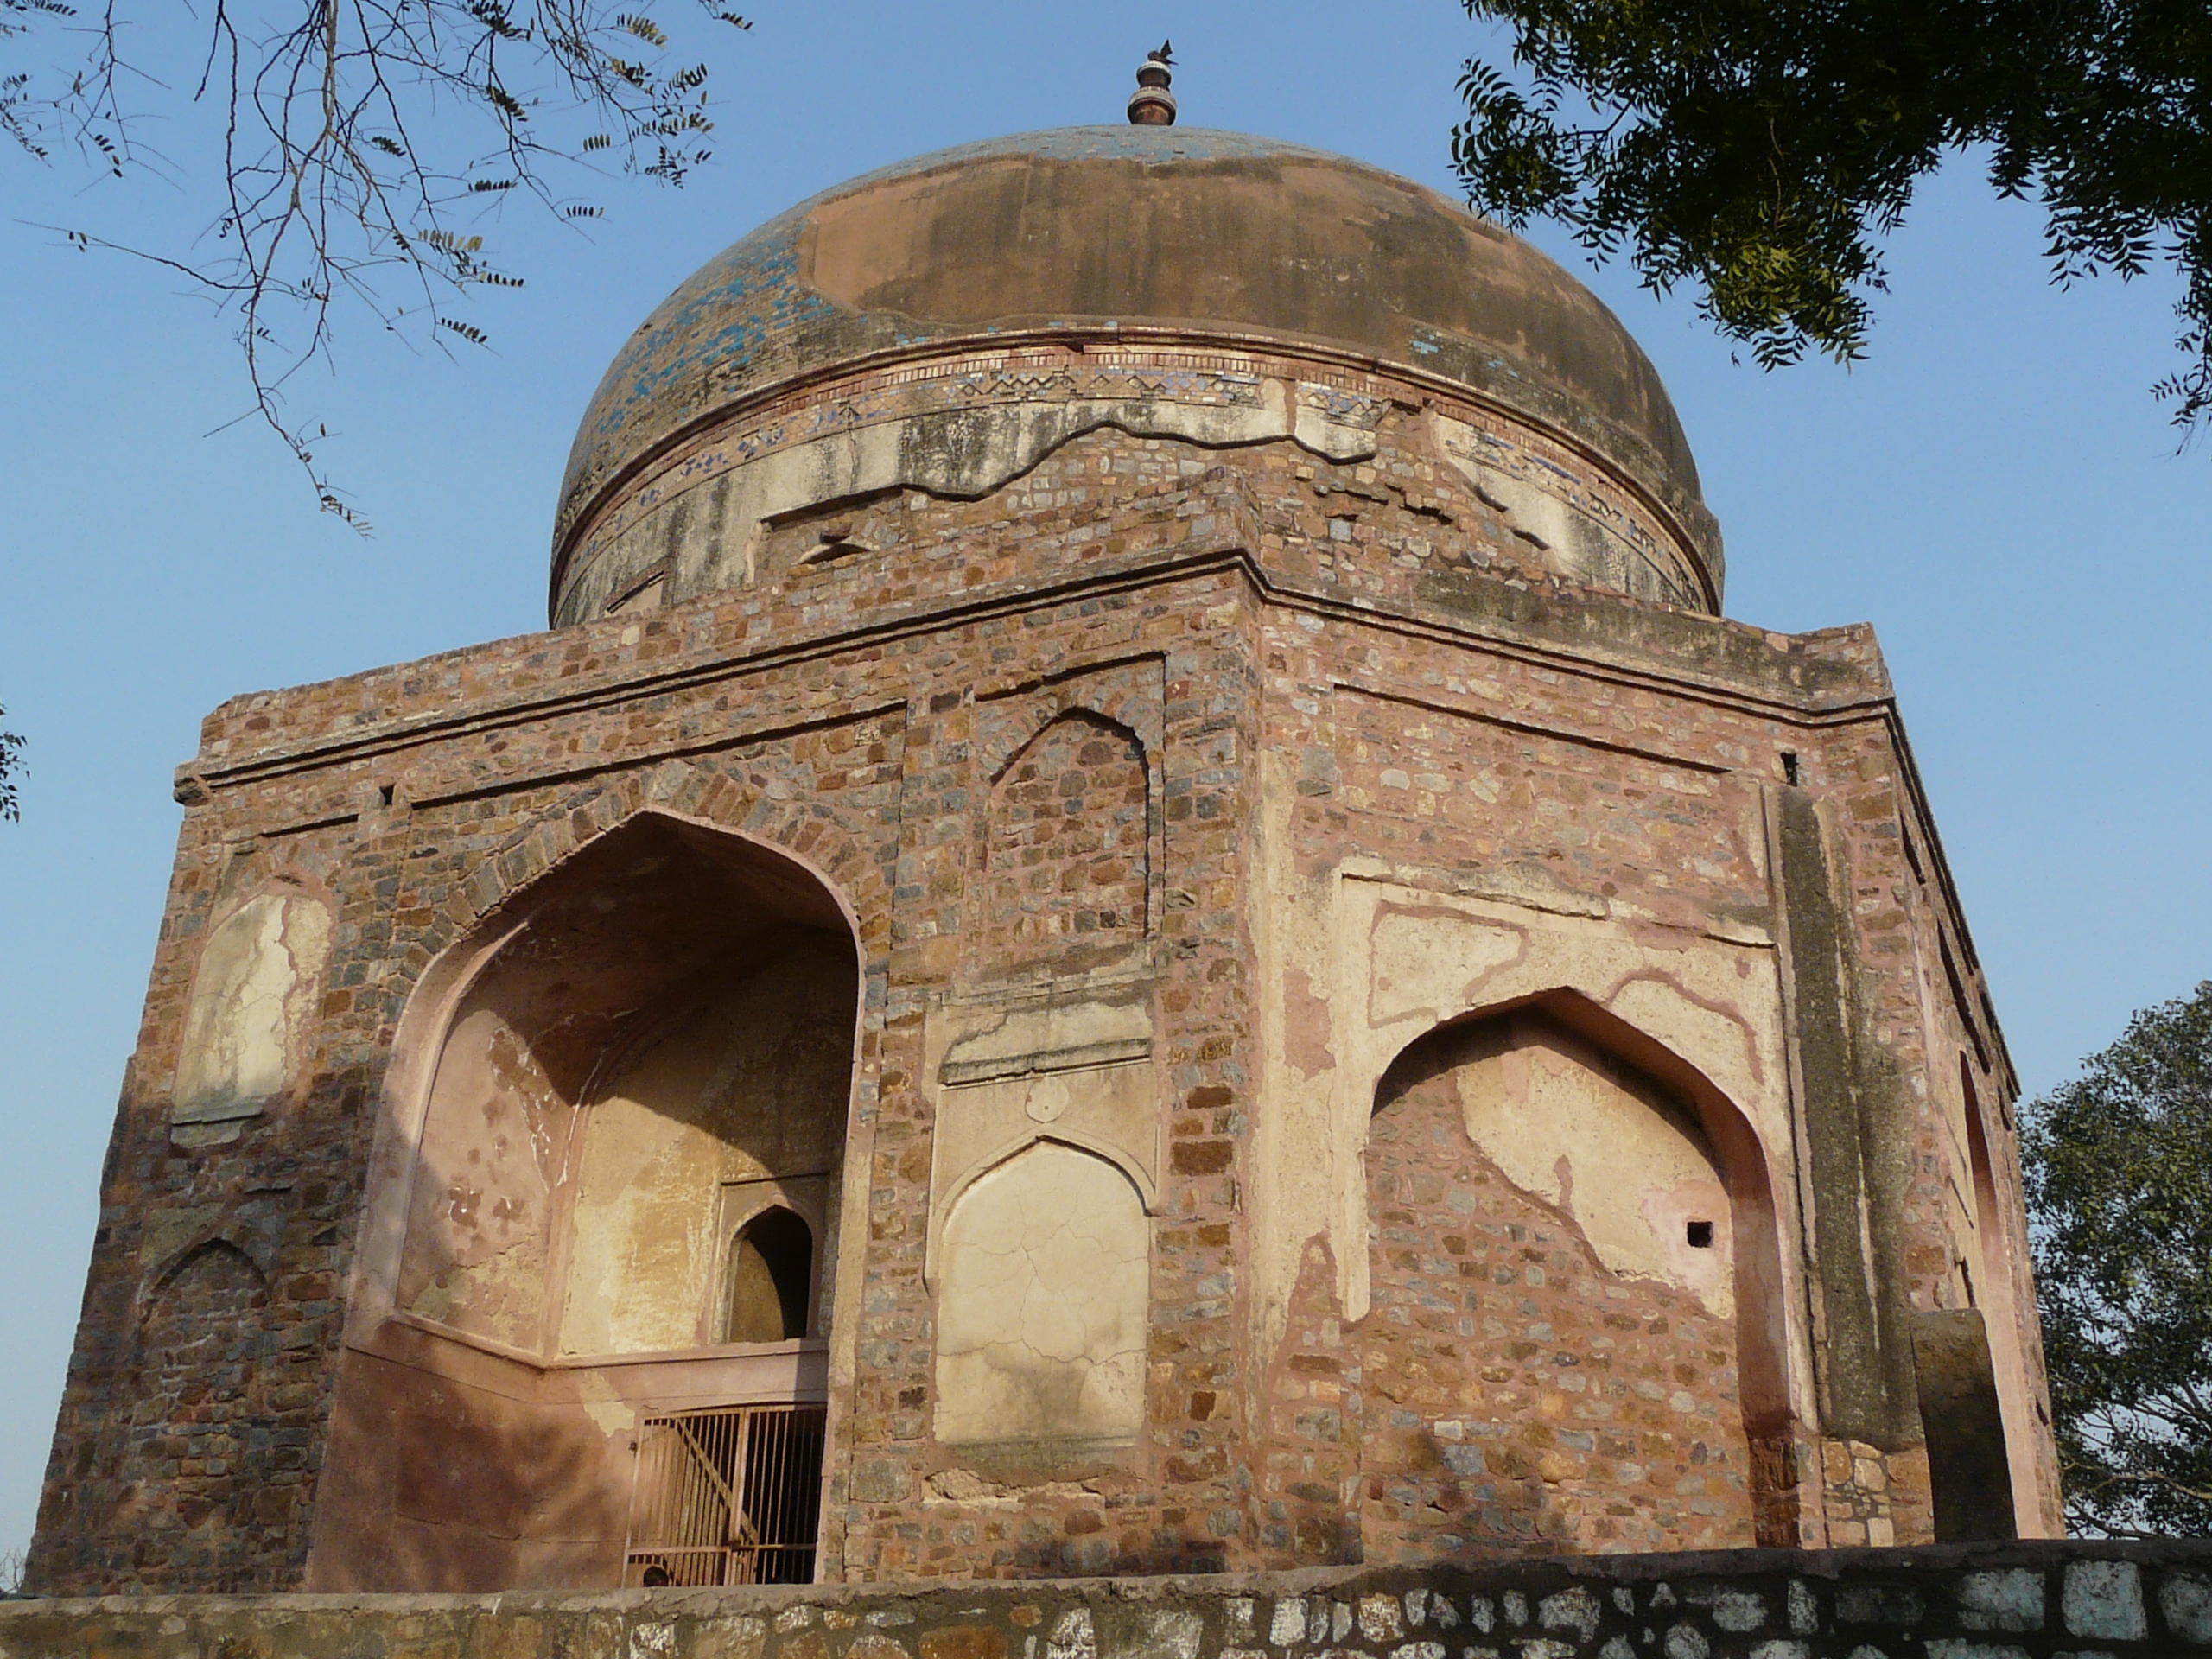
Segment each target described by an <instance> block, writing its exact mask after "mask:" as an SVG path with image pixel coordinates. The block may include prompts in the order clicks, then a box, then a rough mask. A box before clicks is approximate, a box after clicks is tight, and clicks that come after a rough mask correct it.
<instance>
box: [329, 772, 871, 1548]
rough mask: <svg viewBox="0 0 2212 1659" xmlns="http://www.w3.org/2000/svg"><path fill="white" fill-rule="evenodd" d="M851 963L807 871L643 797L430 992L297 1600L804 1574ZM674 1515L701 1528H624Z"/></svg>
mask: <svg viewBox="0 0 2212 1659" xmlns="http://www.w3.org/2000/svg"><path fill="white" fill-rule="evenodd" d="M859 977H860V975H859V957H858V953H857V948H856V945H855V934H854V930H853V927H852V925H851V923H850V920H849V917H848V916H847V914H846V912H845V911H844V909H843V908H842V906H841V905H840V903H839V901H838V899H837V897H836V894H835V893H833V892H832V891H831V889H830V888H829V887H828V885H827V884H826V883H825V882H824V881H823V880H822V879H821V878H820V877H819V876H817V874H814V873H813V872H812V871H811V870H810V869H809V868H806V867H805V866H804V865H803V864H801V863H800V862H799V861H798V860H796V859H794V858H792V857H791V856H789V855H786V854H785V853H783V852H782V851H780V850H779V849H775V848H772V847H769V846H766V845H764V844H762V843H760V842H755V841H753V840H750V839H748V838H747V837H744V836H739V835H736V834H734V833H731V832H728V831H725V830H721V829H716V828H714V827H712V826H709V825H703V824H700V823H695V822H691V821H688V820H684V819H680V818H677V817H672V816H669V815H665V814H661V813H658V812H646V813H641V814H639V815H638V816H636V817H632V818H631V819H629V820H627V821H626V822H625V823H622V824H620V825H619V826H617V827H616V828H615V829H612V830H610V831H608V832H607V834H605V835H603V836H600V837H598V838H597V839H596V840H594V841H592V842H588V843H587V844H586V845H585V846H584V847H582V849H579V850H578V851H577V852H576V853H575V854H574V855H571V856H570V857H569V858H568V859H566V860H564V861H563V862H562V863H560V864H559V865H557V866H556V867H555V868H553V869H551V870H550V871H547V872H546V873H545V874H543V875H541V876H540V877H538V878H537V880H534V881H531V882H530V883H528V884H527V885H525V886H524V887H521V888H519V889H518V890H517V891H516V892H514V893H512V894H511V895H509V896H508V897H507V898H506V899H505V900H504V901H502V902H501V903H500V904H499V905H498V906H495V907H494V908H493V910H492V911H491V912H488V913H487V914H486V915H485V916H484V917H483V918H481V919H480V921H479V922H478V923H477V924H476V925H474V927H472V928H471V929H470V930H469V931H468V932H467V934H466V935H465V936H464V937H463V938H461V940H459V941H458V942H457V943H456V944H454V946H453V947H452V948H451V949H450V950H448V951H447V952H446V953H445V954H444V955H443V956H442V957H441V958H440V959H439V960H438V962H437V963H435V964H434V965H433V967H432V969H430V970H429V972H428V973H426V974H425V976H424V977H423V981H422V982H421V983H420V985H419V986H418V988H417V989H416V994H415V995H414V997H413V998H412V999H411V1001H410V1006H409V1008H408V1012H407V1014H406V1015H405V1016H404V1019H403V1021H402V1024H401V1027H400V1032H399V1036H398V1039H397V1042H396V1044H395V1048H394V1060H393V1068H392V1074H391V1081H390V1083H389V1084H388V1088H387V1096H388V1109H387V1115H386V1120H385V1123H384V1125H383V1126H382V1128H381V1130H380V1140H379V1149H378V1160H377V1165H376V1171H377V1173H376V1177H375V1182H374V1186H373V1188H372V1192H371V1193H370V1195H369V1198H368V1220H367V1223H366V1225H365V1236H364V1240H363V1244H362V1249H361V1264H360V1268H359V1289H358V1292H357V1297H356V1304H355V1305H356V1307H357V1309H358V1310H359V1313H357V1316H356V1318H355V1319H354V1321H353V1325H351V1327H349V1331H348V1334H347V1338H346V1343H347V1351H346V1355H345V1356H344V1358H343V1362H342V1364H341V1370H340V1398H339V1401H338V1402H337V1410H336V1413H335V1421H334V1431H333V1436H332V1445H331V1452H330V1463H329V1468H328V1471H327V1475H326V1482H327V1487H326V1491H327V1499H326V1501H325V1502H324V1503H323V1504H322V1505H321V1507H320V1509H319V1514H318V1526H317V1531H316V1538H315V1553H314V1556H313V1558H312V1559H311V1560H310V1563H309V1569H308V1570H309V1580H310V1582H311V1583H312V1584H313V1585H315V1586H316V1587H318V1588H332V1589H339V1588H359V1589H392V1590H398V1589H411V1590H432V1589H438V1590H493V1589H505V1588H551V1587H589V1586H613V1585H617V1584H620V1583H623V1582H625V1581H639V1576H640V1574H651V1573H655V1572H658V1573H661V1574H663V1575H664V1576H663V1578H662V1579H661V1580H658V1581H664V1582H678V1583H697V1582H710V1583H711V1582H725V1581H742V1580H748V1579H753V1578H757V1577H760V1576H761V1575H762V1574H763V1573H766V1574H767V1575H769V1576H772V1577H774V1578H776V1579H778V1580H786V1581H787V1580H791V1579H793V1578H799V1579H804V1578H806V1577H810V1576H811V1571H812V1560H813V1550H814V1547H815V1540H814V1536H813V1531H814V1527H815V1524H816V1520H817V1515H818V1491H817V1489H818V1485H819V1478H820V1474H819V1471H820V1466H821V1456H822V1446H823V1433H822V1402H823V1398H824V1391H825V1388H826V1380H827V1337H828V1333H829V1327H830V1324H831V1322H832V1321H833V1320H834V1319H835V1318H836V1309H835V1306H834V1296H833V1294H832V1287H833V1285H834V1281H835V1276H836V1275H835V1262H836V1255H837V1250H838V1241H839V1236H840V1230H841V1226H840V1224H841V1222H842V1216H841V1213H840V1203H839V1194H840V1191H841V1185H842V1174H843V1163H844V1147H845V1138H846V1128H847V1122H848V1116H849V1104H850V1100H851V1094H852V1078H853V1068H854V1056H855V1029H856V1017H857V1008H858V1000H859ZM723 1419H728V1421H727V1422H725V1421H722V1420H723ZM762 1447H770V1448H772V1454H773V1457H774V1459H775V1461H776V1469H775V1471H774V1473H773V1476H772V1478H768V1477H766V1476H765V1475H763V1474H762V1472H761V1471H757V1470H753V1471H748V1465H747V1458H748V1457H749V1456H750V1454H751V1452H754V1451H759V1450H760V1448H762ZM762 1455H763V1456H764V1457H766V1456H767V1455H768V1453H766V1452H763V1454H762ZM663 1486H667V1487H669V1488H670V1489H671V1492H672V1491H674V1489H675V1488H676V1487H677V1486H682V1487H683V1488H684V1492H685V1493H689V1494H690V1496H691V1497H696V1496H697V1494H698V1493H704V1494H706V1495H707V1496H708V1497H715V1494H720V1495H721V1498H720V1499H717V1502H718V1503H720V1507H719V1509H718V1510H715V1514H717V1515H719V1516H720V1520H719V1522H718V1523H716V1524H715V1525H707V1524H706V1523H704V1522H702V1523H701V1525H699V1526H691V1525H690V1522H692V1521H696V1520H697V1518H698V1516H699V1515H701V1514H705V1513H706V1512H707V1510H706V1509H702V1506H701V1504H699V1503H693V1502H691V1501H690V1497H685V1496H684V1495H683V1494H677V1496H675V1497H671V1492H664V1491H661V1490H660V1488H661V1487H663ZM693 1488H696V1489H697V1492H692V1489H693ZM770 1497H772V1499H773V1507H774V1510H775V1514H774V1516H766V1513H765V1511H764V1513H763V1514H762V1515H758V1516H756V1515H753V1514H751V1513H750V1512H749V1511H747V1503H752V1504H753V1505H754V1507H759V1505H760V1503H766V1502H767V1501H768V1499H769V1498H770ZM722 1500H727V1501H722ZM708 1507H709V1508H711V1507H712V1506H711V1505H709V1506H708ZM695 1512H696V1513H695ZM666 1514H680V1515H681V1516H683V1517H686V1520H685V1524H686V1525H687V1526H688V1527H690V1531H694V1532H700V1531H702V1527H703V1529H704V1531H703V1532H702V1535H701V1536H700V1537H697V1538H693V1537H690V1535H688V1533H687V1535H686V1537H685V1538H684V1539H683V1540H672V1539H660V1538H658V1537H656V1536H650V1535H649V1534H651V1533H652V1531H653V1529H654V1528H655V1527H656V1526H657V1525H658V1524H659V1522H658V1521H657V1520H656V1519H655V1518H654V1517H656V1516H664V1515H666ZM640 1516H643V1517H645V1519H644V1520H643V1522H641V1521H640ZM709 1519H710V1520H711V1519H712V1516H709ZM641 1526H642V1527H643V1529H644V1532H645V1534H648V1535H645V1536H641V1535H640V1527H641ZM706 1532H711V1533H714V1534H715V1536H712V1537H707V1536H705V1535H704V1533H706ZM802 1532H803V1533H804V1536H803V1537H802V1536H800V1534H801V1533H802ZM770 1533H773V1534H774V1535H773V1536H772V1537H771V1536H769V1534H770Z"/></svg>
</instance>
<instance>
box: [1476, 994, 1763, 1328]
mask: <svg viewBox="0 0 2212 1659" xmlns="http://www.w3.org/2000/svg"><path fill="white" fill-rule="evenodd" d="M1516 1034H1517V1033H1516ZM1579 1051H1580V1045H1579V1044H1576V1043H1573V1042H1572V1041H1571V1040H1570V1039H1567V1038H1566V1037H1565V1036H1564V1035H1563V1034H1559V1033H1554V1032H1552V1031H1551V1030H1550V1029H1549V1028H1548V1027H1535V1028H1534V1030H1533V1031H1531V1032H1530V1033H1529V1035H1528V1036H1527V1037H1526V1039H1523V1040H1520V1041H1516V1043H1515V1044H1514V1045H1513V1046H1511V1047H1509V1048H1507V1049H1506V1050H1505V1051H1504V1052H1503V1053H1498V1054H1494V1055H1491V1056H1490V1057H1488V1058H1483V1059H1480V1060H1476V1061H1473V1062H1471V1063H1470V1064H1468V1065H1463V1066H1461V1067H1459V1071H1458V1072H1457V1075H1456V1077H1455V1078H1454V1082H1455V1084H1456V1086H1457V1088H1458V1090H1459V1099H1460V1103H1461V1106H1462V1109H1463V1111H1464V1114H1465V1123H1466V1128H1467V1135H1468V1138H1469V1139H1471V1141H1474V1143H1475V1144H1476V1145H1477V1146H1478V1147H1481V1148H1482V1150H1483V1151H1484V1154H1487V1155H1488V1156H1489V1158H1490V1159H1491V1161H1492V1162H1493V1163H1495V1164H1497V1166H1498V1168H1499V1169H1500V1171H1502V1172H1503V1174H1504V1176H1505V1178H1506V1179H1508V1180H1510V1181H1511V1182H1512V1183H1513V1185H1516V1186H1517V1187H1519V1188H1520V1189H1521V1190H1522V1192H1527V1193H1529V1194H1530V1195H1531V1196H1532V1197H1535V1198H1540V1199H1541V1200H1542V1201H1543V1202H1544V1203H1546V1204H1548V1205H1552V1206H1553V1207H1554V1209H1557V1210H1560V1211H1564V1212H1565V1213H1567V1215H1570V1216H1572V1217H1573V1218H1574V1219H1575V1221H1576V1223H1577V1224H1579V1225H1580V1227H1581V1229H1582V1233H1583V1236H1584V1237H1586V1239H1588V1240H1589V1242H1590V1248H1591V1249H1592V1250H1594V1251H1595V1252H1596V1253H1597V1255H1598V1259H1599V1261H1601V1262H1604V1263H1605V1265H1606V1267H1608V1268H1611V1269H1612V1271H1613V1272H1615V1273H1617V1274H1624V1275H1626V1276H1629V1277H1633V1278H1649V1279H1661V1280H1664V1281H1667V1282H1668V1283H1669V1284H1673V1285H1675V1286H1678V1287H1681V1288H1682V1289H1684V1290H1687V1291H1688V1292H1689V1293H1690V1294H1693V1295H1694V1296H1695V1297H1697V1299H1698V1300H1700V1301H1701V1302H1703V1303H1704V1304H1705V1306H1706V1307H1707V1311H1708V1312H1710V1313H1713V1315H1714V1316H1715V1317H1716V1318H1720V1319H1730V1318H1733V1317H1734V1314H1735V1290H1734V1277H1735V1275H1734V1272H1733V1266H1732V1264H1733V1262H1734V1242H1733V1238H1732V1232H1731V1228H1730V1211H1729V1202H1728V1193H1727V1189H1726V1187H1725V1186H1723V1185H1722V1184H1721V1181H1720V1177H1719V1171H1718V1170H1717V1169H1716V1167H1715V1166H1714V1165H1713V1160H1712V1159H1711V1158H1710V1156H1709V1155H1708V1154H1707V1152H1706V1151H1705V1148H1704V1147H1703V1145H1702V1143H1701V1141H1700V1139H1699V1138H1698V1137H1697V1136H1696V1135H1695V1133H1694V1130H1693V1129H1692V1128H1690V1126H1689V1124H1688V1121H1687V1120H1686V1119H1684V1118H1683V1117H1681V1116H1680V1115H1679V1114H1678V1113H1676V1112H1675V1111H1673V1110H1671V1109H1667V1108H1665V1107H1664V1106H1663V1105H1662V1104H1661V1103H1658V1102H1657V1101H1656V1100H1650V1099H1645V1098H1642V1097H1640V1093H1641V1091H1640V1090H1631V1089H1630V1088H1629V1087H1627V1086H1624V1083H1623V1081H1622V1080H1621V1079H1620V1078H1618V1077H1614V1076H1612V1075H1611V1074H1610V1072H1609V1071H1608V1070H1606V1069H1604V1068H1602V1067H1601V1066H1599V1065H1593V1064H1592V1063H1591V1059H1592V1057H1589V1056H1586V1055H1585V1054H1583V1053H1581V1052H1579ZM1693 1222H1695V1223H1699V1224H1701V1229H1702V1230H1701V1231H1700V1237H1702V1238H1703V1239H1704V1241H1705V1242H1704V1243H1702V1244H1694V1243H1691V1242H1690V1236H1689V1234H1690V1228H1689V1224H1691V1223H1693Z"/></svg>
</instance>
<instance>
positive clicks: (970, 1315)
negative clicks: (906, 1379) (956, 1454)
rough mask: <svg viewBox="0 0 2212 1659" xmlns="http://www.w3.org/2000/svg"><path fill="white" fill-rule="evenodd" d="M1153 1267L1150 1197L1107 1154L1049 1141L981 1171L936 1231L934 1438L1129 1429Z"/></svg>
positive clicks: (1140, 1382)
mask: <svg viewBox="0 0 2212 1659" xmlns="http://www.w3.org/2000/svg"><path fill="white" fill-rule="evenodd" d="M1148 1270H1149V1234H1148V1224H1147V1221H1146V1218H1145V1214H1144V1207H1143V1205H1142V1204H1141V1202H1140V1201H1139V1199H1138V1197H1137V1192H1136V1189H1135V1187H1133V1186H1132V1185H1130V1184H1129V1182H1128V1178H1127V1177H1126V1176H1124V1175H1123V1174H1122V1172H1121V1171H1120V1170H1118V1169H1116V1168H1115V1167H1114V1166H1113V1165H1111V1164H1109V1163H1107V1162H1106V1161H1105V1160H1103V1159H1100V1158H1096V1157H1093V1156H1091V1155H1090V1154H1088V1153H1084V1152H1078V1151H1077V1150H1075V1149H1074V1148H1073V1147H1064V1146H1061V1145H1058V1144H1057V1143H1055V1142H1051V1141H1046V1142H1044V1143H1041V1144H1039V1145H1037V1146H1033V1147H1029V1148H1027V1150H1026V1151H1023V1152H1021V1153H1020V1154H1017V1155H1016V1156H1014V1158H1012V1159H1010V1160H1007V1162H1005V1163H1003V1164H1001V1165H1000V1166H998V1167H997V1168H995V1169H993V1170H992V1171H990V1172H989V1173H987V1174H985V1175H984V1176H982V1178H981V1179H978V1180H977V1181H976V1183H975V1184H974V1185H971V1186H970V1187H969V1189H968V1191H967V1192H966V1193H965V1194H963V1197H962V1198H961V1199H960V1201H959V1203H958V1204H957V1205H956V1206H955V1207H954V1209H953V1211H952V1214H951V1216H950V1218H949V1220H948V1221H947V1224H946V1226H945V1230H944V1255H943V1263H942V1277H941V1286H942V1287H941V1289H940V1290H939V1292H938V1350H937V1356H938V1357H937V1394H938V1405H937V1435H938V1440H942V1441H944V1442H945V1443H947V1444H950V1445H963V1444H976V1443H981V1442H988V1441H1006V1440H1091V1441H1097V1440H1130V1439H1133V1438H1135V1435H1136V1433H1137V1431H1138V1429H1139V1428H1140V1427H1141V1425H1142V1423H1143V1420H1144V1354H1145V1325H1146V1303H1147V1290H1148V1284H1147V1278H1148Z"/></svg>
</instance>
